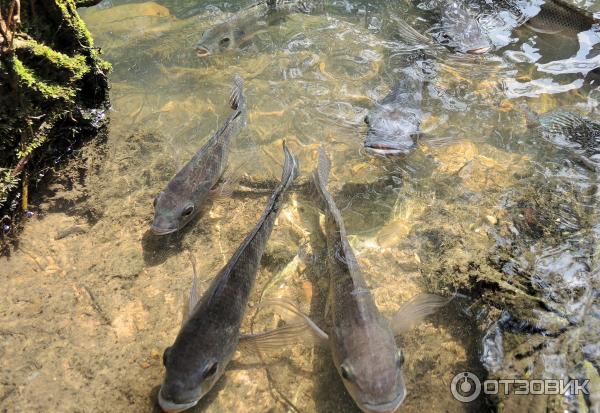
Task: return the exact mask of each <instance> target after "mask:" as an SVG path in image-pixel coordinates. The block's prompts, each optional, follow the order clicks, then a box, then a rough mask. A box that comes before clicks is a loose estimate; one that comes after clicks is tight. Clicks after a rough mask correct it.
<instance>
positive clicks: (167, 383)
mask: <svg viewBox="0 0 600 413" xmlns="http://www.w3.org/2000/svg"><path fill="white" fill-rule="evenodd" d="M283 150H284V154H285V162H284V166H283V174H282V177H281V183H280V184H279V185H278V186H277V188H276V189H275V191H274V192H273V195H272V196H271V199H270V200H269V202H268V204H267V207H266V208H265V211H264V212H263V214H262V216H261V217H260V219H259V221H258V223H257V224H256V226H255V227H254V229H253V230H252V232H250V234H248V236H247V237H246V238H245V239H244V241H243V242H242V244H241V245H240V246H239V248H238V249H237V251H236V252H235V254H234V255H233V257H231V259H230V260H229V262H228V263H227V264H226V265H225V267H223V268H222V269H221V271H219V273H218V274H217V276H216V277H215V279H214V280H213V282H212V284H211V285H210V287H209V288H208V290H207V291H206V292H205V293H204V295H203V297H202V298H201V299H200V300H199V301H198V302H197V303H196V300H195V298H194V297H195V282H194V284H193V287H192V293H191V295H190V307H189V310H190V313H189V316H188V318H187V320H186V321H185V323H184V324H183V326H182V328H181V330H180V331H179V334H178V335H177V338H176V339H175V343H174V344H173V345H172V346H171V347H169V348H167V349H166V350H165V352H164V355H163V364H164V366H165V368H166V376H165V380H164V382H163V385H162V387H161V388H160V391H159V393H158V402H159V404H160V407H161V408H162V409H163V410H164V411H165V412H169V413H174V412H180V411H183V410H186V409H189V408H190V407H193V406H195V405H196V404H197V403H198V401H199V400H200V399H201V398H202V397H203V396H204V395H205V394H206V393H207V392H208V391H209V390H210V389H211V388H212V387H213V385H214V384H215V383H216V382H217V380H218V379H219V378H220V377H221V375H222V374H223V372H224V371H225V368H226V367H227V364H228V363H229V361H230V360H231V357H232V356H233V353H234V352H235V350H236V348H237V346H238V341H239V339H240V325H241V323H242V319H243V318H244V314H245V313H246V306H247V303H248V297H249V295H250V292H251V291H252V287H253V285H254V280H255V278H256V272H257V270H258V265H259V263H260V259H261V257H262V253H263V251H264V248H265V245H266V243H267V240H268V239H269V236H270V234H271V230H272V228H273V224H274V222H275V219H276V217H277V215H278V213H279V210H280V208H281V204H282V203H283V199H284V194H285V191H286V189H287V188H288V187H289V186H290V185H291V183H292V182H293V181H294V179H295V178H296V176H297V175H298V160H297V159H296V157H295V156H293V155H292V154H291V152H290V151H289V150H288V149H287V147H286V146H285V144H284V147H283ZM195 279H196V277H195V275H194V281H195Z"/></svg>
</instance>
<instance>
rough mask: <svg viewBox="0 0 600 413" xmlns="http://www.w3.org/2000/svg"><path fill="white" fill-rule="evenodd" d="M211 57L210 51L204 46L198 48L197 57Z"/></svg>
mask: <svg viewBox="0 0 600 413" xmlns="http://www.w3.org/2000/svg"><path fill="white" fill-rule="evenodd" d="M209 55H210V51H209V50H208V49H207V48H206V47H204V46H196V56H198V57H206V56H209Z"/></svg>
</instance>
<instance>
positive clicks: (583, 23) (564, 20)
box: [525, 0, 598, 38]
mask: <svg viewBox="0 0 600 413" xmlns="http://www.w3.org/2000/svg"><path fill="white" fill-rule="evenodd" d="M597 22H598V21H597V20H596V19H595V18H594V17H593V16H592V14H591V13H589V12H587V11H585V10H581V9H579V8H578V7H575V6H573V5H571V4H568V3H566V2H564V1H562V0H547V1H545V2H544V4H542V5H541V7H540V11H539V13H538V14H536V15H535V16H533V17H531V18H530V19H529V20H527V22H526V23H525V26H526V27H528V28H529V29H531V30H533V31H534V32H536V33H544V34H553V35H560V36H563V37H570V38H577V34H578V33H581V32H584V31H587V30H590V29H591V28H592V26H593V25H594V23H597Z"/></svg>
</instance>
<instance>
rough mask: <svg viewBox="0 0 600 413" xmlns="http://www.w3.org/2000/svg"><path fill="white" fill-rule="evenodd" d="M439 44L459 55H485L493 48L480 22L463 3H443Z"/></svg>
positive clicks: (437, 34) (437, 36) (437, 38)
mask: <svg viewBox="0 0 600 413" xmlns="http://www.w3.org/2000/svg"><path fill="white" fill-rule="evenodd" d="M440 25H441V27H440V30H439V32H437V33H436V34H435V36H434V37H435V39H436V41H437V42H438V43H440V44H441V45H443V46H446V47H448V48H451V49H453V50H455V51H457V52H459V53H469V54H483V53H487V52H488V51H489V50H490V49H491V48H492V43H491V41H490V39H489V37H488V36H487V35H486V34H485V32H484V30H483V28H482V27H481V24H480V23H479V21H478V20H477V19H476V18H475V17H474V16H472V15H471V13H469V11H468V10H467V9H466V7H465V5H464V3H463V2H462V1H443V2H442V5H441V16H440Z"/></svg>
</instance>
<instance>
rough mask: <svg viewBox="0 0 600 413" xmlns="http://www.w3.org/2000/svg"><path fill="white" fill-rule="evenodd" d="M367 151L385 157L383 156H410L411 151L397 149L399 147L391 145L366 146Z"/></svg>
mask: <svg viewBox="0 0 600 413" xmlns="http://www.w3.org/2000/svg"><path fill="white" fill-rule="evenodd" d="M365 149H366V150H367V151H369V152H371V153H374V154H376V155H383V156H398V155H408V154H409V153H410V149H406V148H397V147H393V146H389V145H382V144H372V145H365Z"/></svg>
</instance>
